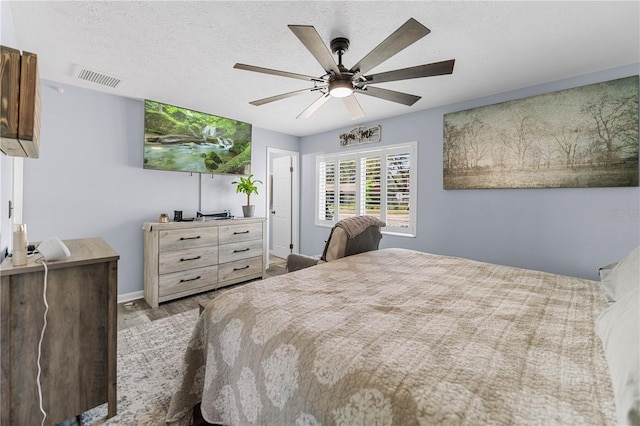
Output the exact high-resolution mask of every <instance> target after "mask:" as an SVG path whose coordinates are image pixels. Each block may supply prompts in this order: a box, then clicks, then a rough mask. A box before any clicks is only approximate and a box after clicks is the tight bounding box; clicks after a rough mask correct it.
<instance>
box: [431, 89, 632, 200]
mask: <svg viewBox="0 0 640 426" xmlns="http://www.w3.org/2000/svg"><path fill="white" fill-rule="evenodd" d="M443 175H444V183H443V187H444V189H477V188H562V187H564V188H569V187H572V188H585V187H616V186H638V76H632V77H626V78H621V79H617V80H612V81H607V82H603V83H596V84H590V85H587V86H582V87H577V88H573V89H567V90H561V91H558V92H553V93H547V94H543V95H537V96H532V97H529V98H524V99H518V100H514V101H508V102H503V103H499V104H495V105H488V106H484V107H479V108H473V109H469V110H465V111H459V112H453V113H449V114H445V115H444V137H443Z"/></svg>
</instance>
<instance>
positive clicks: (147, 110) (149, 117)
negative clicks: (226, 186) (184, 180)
mask: <svg viewBox="0 0 640 426" xmlns="http://www.w3.org/2000/svg"><path fill="white" fill-rule="evenodd" d="M144 168H145V169H155V170H173V171H181V172H193V173H211V174H232V175H248V174H250V173H251V124H249V123H244V122H242V121H236V120H232V119H230V118H225V117H218V116H216V115H211V114H205V113H202V112H198V111H192V110H190V109H186V108H180V107H177V106H173V105H167V104H163V103H160V102H155V101H150V100H145V102H144Z"/></svg>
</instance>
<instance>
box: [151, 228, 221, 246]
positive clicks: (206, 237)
mask: <svg viewBox="0 0 640 426" xmlns="http://www.w3.org/2000/svg"><path fill="white" fill-rule="evenodd" d="M159 237H160V242H159V246H160V247H159V248H160V252H165V251H173V250H182V249H190V248H197V247H207V246H215V245H217V244H218V228H216V227H209V228H205V227H203V228H192V229H171V230H167V231H160V233H159Z"/></svg>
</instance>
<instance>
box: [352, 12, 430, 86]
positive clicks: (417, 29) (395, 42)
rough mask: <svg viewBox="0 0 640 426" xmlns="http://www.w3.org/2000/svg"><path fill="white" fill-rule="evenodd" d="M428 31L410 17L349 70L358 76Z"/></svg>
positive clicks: (428, 31) (428, 30)
mask: <svg viewBox="0 0 640 426" xmlns="http://www.w3.org/2000/svg"><path fill="white" fill-rule="evenodd" d="M430 32H431V30H430V29H429V28H427V27H425V26H424V25H422V24H421V23H420V22H418V21H416V20H415V19H413V18H410V19H409V20H408V21H407V22H405V23H404V24H402V26H401V27H400V28H398V29H397V30H395V31H394V32H393V34H391V35H390V36H389V37H387V38H386V39H385V40H384V41H383V42H382V43H380V44H379V45H378V46H376V47H375V48H374V49H373V50H372V51H371V52H369V53H368V54H367V55H366V56H365V57H364V58H362V59H360V61H359V62H358V63H357V64H355V65H354V66H353V67H351V70H350V71H351V72H354V73H356V74H355V76H354V78H358V77H359V76H361V75H362V74H364V73H366V72H369V70H371V69H373V68H375V67H377V66H378V65H380V64H381V63H383V62H384V61H386V60H387V59H389V58H390V57H392V56H393V55H395V54H396V53H398V52H400V51H401V50H403V49H404V48H406V47H408V46H410V45H412V44H413V43H415V42H416V41H418V40H420V39H421V38H422V37H424V36H426V35H427V34H429V33H430Z"/></svg>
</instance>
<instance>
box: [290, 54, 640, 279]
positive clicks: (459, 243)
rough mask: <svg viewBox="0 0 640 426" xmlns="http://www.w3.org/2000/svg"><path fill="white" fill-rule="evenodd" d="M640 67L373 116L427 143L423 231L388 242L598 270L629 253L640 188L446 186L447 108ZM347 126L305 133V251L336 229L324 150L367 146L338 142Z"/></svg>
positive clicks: (573, 270)
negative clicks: (321, 169)
mask: <svg viewBox="0 0 640 426" xmlns="http://www.w3.org/2000/svg"><path fill="white" fill-rule="evenodd" d="M639 68H640V66H639V65H638V64H635V65H633V66H627V67H623V68H618V69H613V70H608V71H605V72H600V73H595V74H590V75H584V76H580V77H576V78H572V79H568V80H563V81H558V82H554V83H549V84H545V85H541V86H535V87H529V88H525V89H521V90H518V91H514V92H509V93H503V94H498V95H495V96H491V97H488V98H483V99H476V100H473V101H469V102H464V103H459V104H454V105H449V106H446V107H442V108H436V109H431V110H427V111H420V112H416V113H412V114H407V115H403V116H400V117H396V118H392V119H387V120H380V121H375V122H372V123H370V124H371V125H375V124H381V125H382V142H381V143H380V144H382V145H387V144H394V143H400V142H408V141H417V142H418V163H419V168H418V187H417V190H418V209H417V211H418V224H417V237H416V238H405V237H396V236H388V235H386V236H384V238H383V239H382V242H381V247H404V248H410V249H415V250H421V251H427V252H432V253H438V254H446V255H455V256H462V257H468V258H471V259H476V260H481V261H486V262H493V263H501V264H506V265H512V266H518V267H524V268H530V269H537V270H543V271H548V272H553V273H559V274H565V275H572V276H577V277H583V278H589V279H597V272H596V271H597V268H598V267H600V266H602V265H605V264H607V263H610V262H613V261H615V260H618V259H620V258H621V257H623V256H625V255H626V254H627V253H628V252H629V251H631V250H632V249H633V248H634V247H636V246H637V245H638V244H640V225H639V222H640V218H639V217H638V209H639V208H640V188H637V187H636V188H555V189H497V190H489V189H484V190H457V191H453V190H449V191H445V190H443V189H442V181H443V179H442V122H443V115H444V114H446V113H448V112H453V111H460V110H465V109H469V108H474V107H478V106H483V105H490V104H495V103H498V102H504V101H508V100H512V99H518V98H524V97H528V96H533V95H537V94H541V93H546V92H553V91H557V90H562V89H567V88H571V87H577V86H582V85H586V84H591V83H596V82H601V81H606V80H611V79H615V78H621V77H627V76H630V75H637V74H638V73H639ZM365 112H366V111H365ZM347 130H348V129H341V130H338V131H333V132H328V133H324V134H320V135H315V136H310V137H304V138H302V140H301V143H300V154H301V162H302V177H301V188H302V189H303V190H302V191H301V194H300V197H301V214H300V217H301V223H300V237H301V238H300V241H301V252H302V253H306V254H317V253H320V252H321V251H322V247H323V242H324V240H325V239H326V237H327V235H328V233H329V229H328V228H324V227H318V226H315V224H314V208H315V207H314V206H315V201H314V194H315V191H313V190H312V189H311V188H313V187H314V185H315V156H316V155H318V154H323V153H331V152H338V151H340V152H343V151H344V150H346V149H357V148H339V147H338V134H340V133H342V132H344V131H347ZM376 145H377V144H376ZM369 146H373V145H369Z"/></svg>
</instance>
